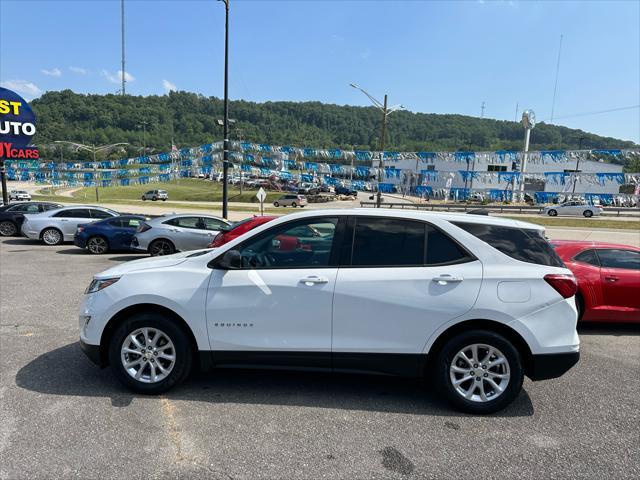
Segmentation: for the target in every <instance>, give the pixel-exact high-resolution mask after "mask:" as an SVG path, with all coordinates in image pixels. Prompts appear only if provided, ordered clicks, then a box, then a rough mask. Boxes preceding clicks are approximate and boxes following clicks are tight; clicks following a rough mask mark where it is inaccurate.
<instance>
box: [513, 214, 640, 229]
mask: <svg viewBox="0 0 640 480" xmlns="http://www.w3.org/2000/svg"><path fill="white" fill-rule="evenodd" d="M508 218H512V219H514V220H521V221H523V222H529V223H535V224H536V225H543V226H545V227H578V228H593V229H599V228H605V229H611V228H612V229H618V230H638V231H640V220H638V219H635V220H632V221H630V220H613V219H609V218H606V217H600V218H558V217H553V218H552V217H543V216H539V217H534V216H524V215H523V216H518V217H516V216H513V217H508Z"/></svg>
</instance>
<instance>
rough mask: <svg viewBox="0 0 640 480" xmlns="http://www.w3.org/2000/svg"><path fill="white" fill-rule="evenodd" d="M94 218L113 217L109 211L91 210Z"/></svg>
mask: <svg viewBox="0 0 640 480" xmlns="http://www.w3.org/2000/svg"><path fill="white" fill-rule="evenodd" d="M90 212H91V217H92V218H111V217H113V215H111V214H110V213H108V212H103V211H102V210H90Z"/></svg>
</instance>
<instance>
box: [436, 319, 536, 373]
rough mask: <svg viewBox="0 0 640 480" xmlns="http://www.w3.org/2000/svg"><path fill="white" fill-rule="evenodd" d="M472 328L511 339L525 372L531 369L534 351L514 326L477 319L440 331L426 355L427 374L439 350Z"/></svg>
mask: <svg viewBox="0 0 640 480" xmlns="http://www.w3.org/2000/svg"><path fill="white" fill-rule="evenodd" d="M470 330H487V331H490V332H494V333H497V334H499V335H502V336H503V337H505V338H506V339H507V340H509V341H510V342H511V343H512V344H513V346H514V347H515V348H516V350H518V352H519V353H520V355H522V364H523V368H524V371H525V374H528V373H529V372H530V371H531V367H532V357H533V353H532V352H531V348H529V345H528V344H527V342H526V341H525V339H524V338H523V337H522V336H521V335H520V334H519V333H518V332H517V331H516V330H514V329H513V328H511V327H510V326H508V325H506V324H504V323H502V322H497V321H495V320H486V319H476V320H465V321H463V322H460V323H456V324H455V325H451V326H450V327H449V328H447V329H446V330H445V331H443V332H442V333H440V335H438V337H437V338H436V340H435V341H434V342H433V343H432V345H431V347H430V348H429V351H428V352H427V355H426V362H425V374H427V373H428V372H429V370H430V368H429V365H431V364H432V362H433V361H434V360H435V359H436V357H437V355H438V352H439V351H440V350H441V349H442V347H443V346H444V345H445V343H446V342H447V341H449V340H450V339H452V338H453V337H455V336H456V335H458V334H460V333H463V332H466V331H470Z"/></svg>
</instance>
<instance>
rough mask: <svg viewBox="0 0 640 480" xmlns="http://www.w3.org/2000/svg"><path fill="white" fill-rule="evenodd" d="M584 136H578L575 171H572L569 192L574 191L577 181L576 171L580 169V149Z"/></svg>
mask: <svg viewBox="0 0 640 480" xmlns="http://www.w3.org/2000/svg"><path fill="white" fill-rule="evenodd" d="M583 140H584V137H580V140H579V141H578V158H577V159H576V171H575V172H573V188H572V189H571V193H576V183H577V182H578V172H579V171H580V170H579V168H580V154H581V152H580V150H582V141H583Z"/></svg>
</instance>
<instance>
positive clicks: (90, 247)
mask: <svg viewBox="0 0 640 480" xmlns="http://www.w3.org/2000/svg"><path fill="white" fill-rule="evenodd" d="M87 251H88V252H89V253H91V254H93V255H103V254H105V253H107V252H108V251H109V241H108V240H107V239H106V238H104V237H103V236H102V235H95V236H93V237H90V238H89V239H88V240H87Z"/></svg>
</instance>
